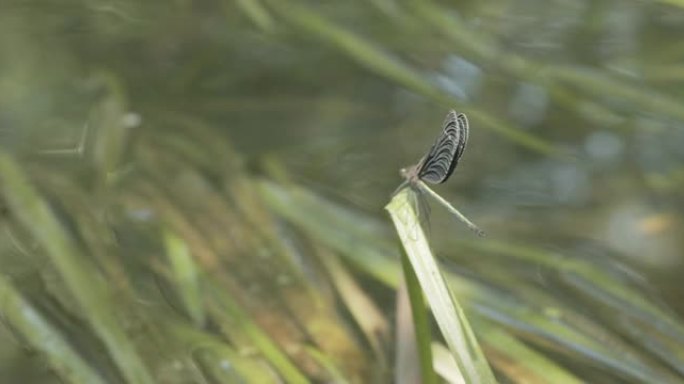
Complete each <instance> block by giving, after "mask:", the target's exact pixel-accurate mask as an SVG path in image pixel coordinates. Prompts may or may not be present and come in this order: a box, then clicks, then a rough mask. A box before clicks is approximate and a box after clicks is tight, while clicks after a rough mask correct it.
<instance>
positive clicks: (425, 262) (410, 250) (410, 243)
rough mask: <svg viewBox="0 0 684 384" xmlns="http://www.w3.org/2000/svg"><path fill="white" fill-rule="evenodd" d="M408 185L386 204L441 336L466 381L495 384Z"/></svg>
mask: <svg viewBox="0 0 684 384" xmlns="http://www.w3.org/2000/svg"><path fill="white" fill-rule="evenodd" d="M411 193H415V192H414V191H412V190H411V189H409V188H406V189H404V190H403V191H401V192H399V193H398V194H396V195H395V196H394V198H393V199H392V201H390V203H389V204H388V205H387V207H386V209H387V210H388V211H389V213H390V216H391V217H392V221H393V222H394V226H395V228H396V230H397V234H398V235H399V239H400V240H401V243H402V245H403V246H404V249H405V251H406V254H407V256H408V259H409V260H410V262H411V265H412V267H413V270H414V271H415V273H416V276H417V277H418V281H419V282H420V285H421V287H422V289H423V291H424V292H425V295H426V297H427V299H428V303H429V304H430V309H431V310H432V312H433V314H434V317H435V320H436V321H437V324H438V325H439V327H440V329H441V331H442V335H443V336H444V339H445V340H446V342H447V345H448V346H449V349H450V350H451V351H452V353H453V354H454V357H455V358H456V361H457V363H458V366H459V368H460V369H461V372H463V373H464V375H465V377H466V381H467V382H468V383H495V382H496V380H495V379H494V374H493V373H492V371H491V368H490V367H489V364H487V360H486V359H485V358H484V355H483V354H482V351H481V349H480V346H479V345H478V343H477V340H476V339H475V336H474V334H473V332H472V330H471V329H470V325H469V324H468V321H467V319H466V317H465V314H464V312H463V310H462V309H461V307H460V305H459V304H458V302H457V301H456V299H455V298H454V297H453V295H452V294H451V291H450V290H449V288H448V286H447V284H446V282H445V280H444V278H443V277H442V273H441V271H440V270H439V267H438V266H437V262H436V260H435V258H434V256H433V255H432V252H431V251H430V247H429V245H428V243H427V239H426V238H425V234H424V233H423V231H422V228H421V226H420V221H419V218H418V213H417V212H415V211H414V210H413V205H412V204H410V201H411V200H410V196H409V194H411Z"/></svg>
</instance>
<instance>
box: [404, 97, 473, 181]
mask: <svg viewBox="0 0 684 384" xmlns="http://www.w3.org/2000/svg"><path fill="white" fill-rule="evenodd" d="M467 142H468V119H467V118H466V116H465V115H464V114H462V113H456V111H454V110H451V111H449V113H448V114H447V117H446V119H444V124H442V134H441V135H440V136H439V137H438V138H437V140H436V141H435V143H434V144H432V147H431V148H430V151H429V152H428V153H427V154H426V155H425V156H423V158H422V159H420V161H419V162H418V164H416V165H414V166H411V167H408V168H404V169H402V170H401V175H402V176H404V178H405V179H406V180H405V181H404V182H403V183H402V184H401V185H400V186H399V188H397V190H396V191H395V193H396V192H398V191H399V190H401V189H402V188H404V187H405V186H406V185H408V184H415V183H416V182H417V181H418V180H423V181H427V182H428V183H431V184H441V183H443V182H445V181H447V180H448V179H449V176H451V174H452V173H454V169H455V168H456V165H457V164H458V160H459V159H460V158H461V156H462V155H463V151H464V150H465V147H466V143H467Z"/></svg>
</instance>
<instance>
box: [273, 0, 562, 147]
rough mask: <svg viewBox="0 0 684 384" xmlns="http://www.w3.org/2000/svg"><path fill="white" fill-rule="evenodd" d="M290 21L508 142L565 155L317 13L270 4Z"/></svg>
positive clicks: (382, 74) (381, 74)
mask: <svg viewBox="0 0 684 384" xmlns="http://www.w3.org/2000/svg"><path fill="white" fill-rule="evenodd" d="M269 4H270V5H271V7H272V8H273V9H274V10H276V11H277V12H278V13H279V14H280V15H281V16H282V17H283V18H284V19H285V20H286V21H288V22H289V23H290V24H292V25H293V26H295V27H297V28H299V29H301V30H302V31H304V32H305V33H307V34H310V35H312V36H318V37H319V38H320V39H322V40H324V41H325V42H327V43H329V44H330V45H332V46H333V47H335V48H337V49H339V50H340V51H341V52H342V53H344V54H346V55H348V56H349V57H350V58H352V59H353V60H355V61H357V62H358V63H359V64H361V65H362V66H364V67H366V68H368V69H370V70H371V71H373V72H375V73H377V74H379V75H380V76H384V77H386V78H388V79H390V80H391V81H394V82H396V83H397V84H400V85H401V86H404V87H406V88H408V89H410V90H412V91H414V92H416V93H419V94H421V95H424V96H426V97H429V98H431V99H433V100H436V101H438V102H439V103H441V104H443V105H445V106H448V107H452V106H453V105H454V104H459V109H460V110H461V111H463V112H467V113H468V116H469V117H471V118H472V120H473V121H474V122H477V123H479V124H482V125H483V126H485V127H487V128H490V129H492V130H494V131H496V132H497V133H499V134H501V135H502V136H505V137H506V138H507V139H509V140H511V141H513V142H515V143H517V144H519V145H522V146H524V147H526V148H527V149H530V150H533V151H536V152H539V153H542V154H545V155H555V156H558V155H560V154H561V153H560V152H559V151H558V149H557V148H555V147H554V146H553V145H552V144H550V143H548V142H547V141H545V140H542V139H540V138H539V137H536V136H534V135H531V134H529V133H526V132H523V131H521V130H518V129H514V128H513V127H511V126H509V125H508V124H506V123H504V122H503V121H500V120H497V119H494V118H492V117H490V116H489V115H488V114H487V113H485V112H484V111H481V110H479V109H477V108H475V107H472V106H464V105H461V104H462V102H461V101H459V100H457V99H456V98H454V97H452V96H449V95H447V94H445V93H444V92H442V91H441V90H439V89H438V88H437V87H435V86H434V85H433V84H432V83H430V82H429V81H427V80H426V79H425V78H424V77H423V76H421V75H420V74H419V73H417V72H416V71H415V70H413V68H411V67H410V66H408V65H407V64H405V63H404V62H402V61H401V60H399V59H398V58H396V57H392V56H390V55H388V54H387V53H385V52H382V51H381V50H380V49H378V48H377V47H375V46H374V45H372V44H370V43H368V42H367V41H365V40H364V39H362V38H360V37H358V36H356V35H355V34H353V33H351V32H349V31H347V30H346V29H344V28H342V27H339V26H337V25H335V24H334V23H331V22H330V21H329V20H326V19H325V18H323V17H322V16H320V15H319V14H317V13H316V12H313V11H310V10H309V9H308V8H304V7H301V6H298V5H296V4H294V3H293V2H281V1H269Z"/></svg>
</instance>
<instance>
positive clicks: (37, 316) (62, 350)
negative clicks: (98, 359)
mask: <svg viewBox="0 0 684 384" xmlns="http://www.w3.org/2000/svg"><path fill="white" fill-rule="evenodd" d="M0 313H1V314H2V318H3V321H5V322H6V323H7V324H8V325H9V326H11V327H12V328H13V329H15V330H16V332H17V333H19V334H20V335H21V336H22V337H23V338H24V339H25V340H26V342H28V343H29V344H30V345H31V346H32V348H33V349H35V350H36V351H39V352H40V353H41V354H42V355H43V356H45V357H46V360H47V363H48V364H49V365H50V367H51V368H52V369H54V370H55V371H56V372H58V374H59V376H60V377H62V378H64V379H65V380H68V381H69V382H71V383H83V384H87V383H93V384H100V383H106V382H107V381H105V380H104V379H103V378H102V376H101V375H100V374H99V372H97V370H96V369H94V368H93V367H92V366H91V363H90V362H89V361H87V360H86V359H85V358H83V357H82V356H81V355H80V353H79V351H78V349H77V348H75V347H74V345H72V344H71V343H70V342H69V340H68V339H67V338H65V335H63V334H62V333H61V332H60V330H59V329H57V327H55V325H54V324H52V323H51V322H50V320H49V319H47V318H46V317H45V316H44V315H43V314H42V313H41V312H40V310H39V309H37V308H35V307H34V306H33V304H31V302H30V301H29V300H27V299H26V298H25V297H23V295H22V294H21V292H20V291H19V290H17V289H16V288H15V287H14V286H13V284H12V282H11V281H9V280H8V279H6V278H5V277H4V276H2V275H0Z"/></svg>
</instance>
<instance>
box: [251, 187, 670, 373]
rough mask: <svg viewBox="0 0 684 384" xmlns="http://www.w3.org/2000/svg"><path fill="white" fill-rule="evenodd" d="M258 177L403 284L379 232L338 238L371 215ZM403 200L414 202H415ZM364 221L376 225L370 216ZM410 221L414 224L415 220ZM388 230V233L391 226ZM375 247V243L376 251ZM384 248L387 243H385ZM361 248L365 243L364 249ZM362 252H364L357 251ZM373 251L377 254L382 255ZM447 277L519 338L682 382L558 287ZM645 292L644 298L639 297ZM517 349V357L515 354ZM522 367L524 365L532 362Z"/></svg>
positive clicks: (278, 200)
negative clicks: (532, 288)
mask: <svg viewBox="0 0 684 384" xmlns="http://www.w3.org/2000/svg"><path fill="white" fill-rule="evenodd" d="M260 185H261V187H262V188H261V193H262V194H263V195H264V197H265V202H267V203H268V204H269V205H270V206H271V207H272V208H273V209H274V210H275V211H276V212H278V213H279V214H280V215H282V216H283V217H287V218H288V220H290V221H291V222H293V223H294V224H295V225H297V226H298V227H299V228H302V230H304V231H305V232H306V233H309V234H310V235H311V236H312V237H313V238H315V239H317V241H319V242H321V243H322V244H325V245H326V246H330V247H335V249H338V251H339V252H340V254H341V255H342V256H344V258H345V259H346V260H347V261H349V262H350V263H351V264H352V265H354V266H355V267H356V268H358V269H360V270H361V271H363V272H364V273H367V274H368V275H369V276H373V277H374V278H376V279H378V280H379V281H382V282H384V283H386V284H389V285H390V286H391V287H397V286H398V284H399V281H400V280H399V274H400V272H399V271H398V269H397V264H398V262H397V261H396V259H393V258H391V257H390V256H391V255H394V254H395V252H394V251H392V250H391V249H388V248H387V247H388V246H387V243H386V242H385V241H379V240H380V239H377V238H372V239H369V238H364V237H363V236H360V235H359V236H356V237H354V238H353V239H351V240H350V241H349V242H348V243H338V242H337V239H336V238H337V236H339V235H338V234H339V233H340V231H344V232H349V233H354V232H355V231H356V228H355V225H354V220H353V217H354V216H356V217H357V221H358V222H359V223H363V222H366V221H368V219H367V218H365V217H364V216H363V215H360V214H356V215H354V214H353V213H352V212H350V211H345V210H344V208H342V207H340V206H338V205H336V204H334V203H332V202H329V201H326V200H325V199H323V198H321V197H317V196H315V195H313V194H312V192H310V191H306V190H304V189H302V188H300V187H297V186H295V185H289V186H288V187H283V186H279V185H277V184H275V183H272V182H262V183H261V184H260ZM314 202H315V203H314ZM405 205H407V206H409V205H410V204H405ZM297 213H299V214H297ZM318 217H325V218H326V220H321V219H318ZM365 225H367V226H371V224H370V223H369V224H365ZM410 228H412V230H414V229H413V228H415V226H414V227H410ZM385 236H389V234H386V235H385ZM414 237H415V236H414ZM411 238H413V237H411ZM455 243H456V244H461V245H460V246H462V247H463V250H464V251H469V252H482V250H485V249H490V248H491V250H492V251H494V250H496V251H497V252H498V253H502V254H505V253H504V252H505V251H506V250H509V251H510V253H514V254H518V253H520V254H521V255H518V256H517V257H529V258H533V259H534V260H536V259H537V258H543V259H544V261H543V263H545V264H546V265H548V266H560V267H562V266H563V263H560V261H562V260H565V258H563V259H557V258H555V257H548V258H547V256H545V253H544V252H538V251H537V252H531V251H527V250H526V249H524V248H522V249H521V248H520V247H516V246H515V245H512V244H508V243H502V242H497V241H492V240H458V241H457V242H455ZM383 244H384V245H383ZM377 247H379V248H377ZM374 248H377V250H376V251H372V249H374ZM381 249H384V251H380V250H381ZM358 250H364V251H363V252H362V253H361V254H359V251H358ZM379 251H380V252H379ZM360 255H363V257H359V256H360ZM372 258H377V260H374V259H372ZM393 260H394V261H393ZM567 262H571V260H569V259H568V260H567ZM587 267H589V266H587ZM378 269H380V270H378ZM594 269H595V268H594ZM388 271H389V272H388ZM495 276H496V275H495V274H494V275H492V278H493V279H494V281H496V279H495ZM485 277H486V275H485ZM445 278H446V280H447V281H448V283H449V286H450V287H451V289H453V290H454V292H455V293H456V294H457V295H458V296H459V297H460V298H461V300H462V301H463V305H464V307H465V309H466V310H467V311H468V313H472V314H473V315H474V316H477V318H481V317H483V318H486V319H488V321H490V322H493V323H494V324H497V325H498V326H499V327H504V329H507V330H510V331H511V332H512V333H513V334H514V335H515V337H516V338H522V339H523V340H525V341H527V342H530V343H533V344H537V345H539V346H541V347H543V348H551V349H552V350H556V351H559V352H561V353H562V355H563V356H566V358H571V359H573V360H576V361H581V362H582V363H583V364H592V365H596V366H600V367H602V370H604V371H607V372H611V373H612V374H614V375H616V376H617V377H622V378H631V379H632V380H637V381H650V382H653V381H655V382H677V380H678V379H677V378H676V377H675V376H673V374H672V373H671V372H669V371H668V370H667V369H665V368H664V367H663V366H662V365H660V364H658V363H655V362H654V360H653V356H652V355H651V354H652V353H653V352H651V351H648V350H644V349H638V350H637V349H635V348H633V347H631V346H629V344H628V343H626V342H625V341H624V340H622V339H621V336H620V335H618V334H615V333H614V332H612V331H609V330H608V329H606V328H605V327H604V326H602V325H599V324H598V323H595V322H593V321H592V320H589V319H586V318H583V315H581V314H580V313H581V312H577V313H575V311H577V309H575V308H573V307H572V306H568V303H566V302H564V301H559V300H558V298H554V296H553V295H550V296H547V295H548V294H549V293H548V292H547V291H546V290H542V291H537V292H531V293H532V294H531V295H530V294H529V293H525V292H522V294H521V295H520V296H518V292H517V291H518V290H519V289H520V287H512V288H511V291H510V292H504V291H502V290H501V289H498V288H495V287H493V286H490V285H488V284H487V283H485V282H482V281H478V280H474V279H471V278H467V277H465V276H461V275H458V274H454V273H451V272H446V273H445ZM523 286H524V285H523ZM619 286H620V287H621V288H620V289H621V290H622V289H625V286H624V285H622V284H619ZM609 290H610V288H609ZM635 294H636V296H637V297H641V295H639V294H637V293H635ZM527 300H529V302H527ZM642 300H643V299H639V301H642ZM627 310H629V309H628V308H627ZM478 323H479V321H476V322H475V324H476V325H477V324H478ZM496 329H497V328H496V327H495V328H484V329H479V328H478V327H477V326H476V327H475V331H476V333H478V334H479V332H495V333H496V332H498V331H497V330H496ZM481 342H482V343H483V348H484V351H485V353H487V352H490V353H500V352H495V351H496V349H497V348H501V347H500V346H496V345H497V343H499V341H498V340H496V339H489V337H488V336H483V337H482V339H481ZM490 342H492V343H494V346H490V345H489V343H490ZM512 357H517V355H516V356H512ZM520 358H522V356H521V357H520ZM543 361H547V360H540V364H542V362H543ZM490 362H491V363H492V364H495V367H496V364H499V363H501V364H520V365H521V369H523V368H522V367H524V366H525V365H526V364H527V362H525V361H523V360H521V361H519V362H515V360H514V361H509V360H500V359H496V358H495V359H493V360H491V361H490ZM524 369H525V370H527V369H529V367H528V368H524ZM558 370H559V373H558V375H559V376H563V374H564V373H563V369H562V368H560V367H559V368H558ZM531 374H532V373H531ZM570 382H572V381H570Z"/></svg>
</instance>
